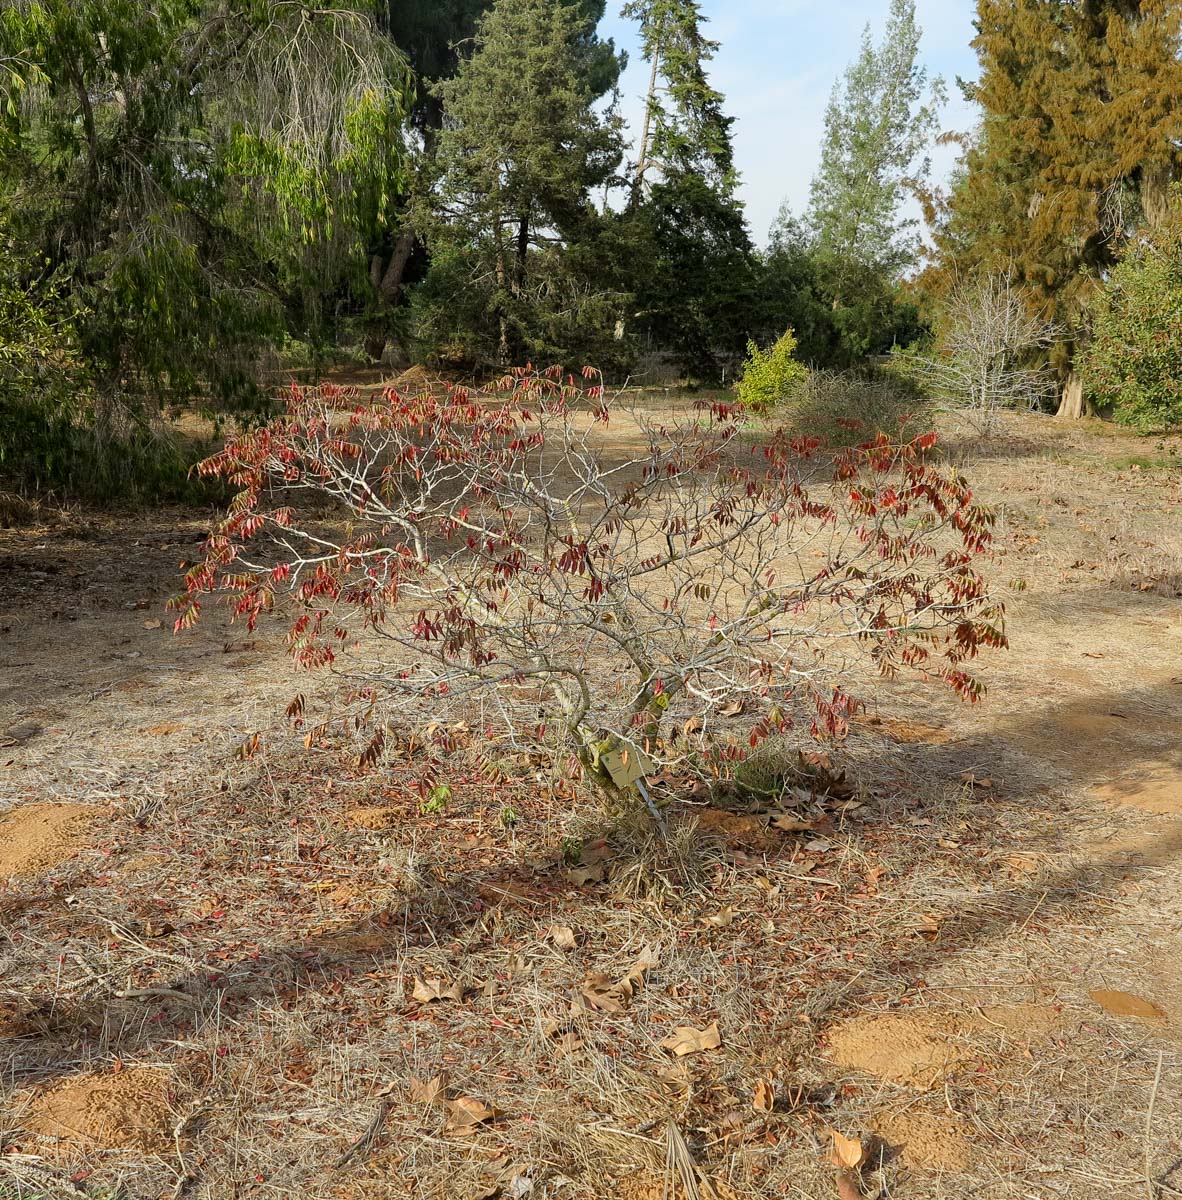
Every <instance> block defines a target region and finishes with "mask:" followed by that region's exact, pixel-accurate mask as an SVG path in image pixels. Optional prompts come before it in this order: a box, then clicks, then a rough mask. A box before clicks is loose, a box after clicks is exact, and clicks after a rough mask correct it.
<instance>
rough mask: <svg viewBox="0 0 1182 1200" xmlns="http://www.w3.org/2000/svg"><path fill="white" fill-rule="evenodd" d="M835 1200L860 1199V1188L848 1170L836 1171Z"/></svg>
mask: <svg viewBox="0 0 1182 1200" xmlns="http://www.w3.org/2000/svg"><path fill="white" fill-rule="evenodd" d="M837 1200H862V1189H861V1188H860V1187H859V1186H858V1181H857V1180H856V1179H855V1178H854V1176H853V1175H851V1174H850V1173H849V1171H839V1172H838V1175H837Z"/></svg>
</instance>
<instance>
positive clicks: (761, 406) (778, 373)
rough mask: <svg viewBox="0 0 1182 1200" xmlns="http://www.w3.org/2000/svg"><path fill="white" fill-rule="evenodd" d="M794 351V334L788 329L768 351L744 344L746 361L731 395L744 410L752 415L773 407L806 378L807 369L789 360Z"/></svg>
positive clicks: (800, 363)
mask: <svg viewBox="0 0 1182 1200" xmlns="http://www.w3.org/2000/svg"><path fill="white" fill-rule="evenodd" d="M795 351H796V334H795V333H793V331H792V330H791V329H789V330H787V331H786V332H785V333H784V334H783V335H782V336H781V338H780V339H779V341H777V342H776V344H775V345H774V346H772V348H771V349H770V350H761V349H760V348H759V347H758V346H757V345H756V344H755V342H748V343H747V361H746V363H745V364H744V365H743V377H742V379H740V380H739V382H738V383H737V384H735V394H736V395H737V396H738V397H739V399H740V400H741V401H742V402H743V403H744V404H745V405H746V406H747V407H748V408H750V409H753V410H755V411H756V412H763V411H764V410H766V409H769V408H773V407H775V405H776V404H778V403H779V402H780V401H781V400H786V399H788V397H789V396H791V395H792V393H793V392H794V391H795V390H796V389H797V388H798V387H799V386H800V384H802V383H803V382H804V381H805V380H806V379H807V378H808V373H809V372H808V368H807V367H806V366H805V365H804V363H802V362H798V361H797V360H796V359H795V358H793V357H792V355H793V354H794V353H795Z"/></svg>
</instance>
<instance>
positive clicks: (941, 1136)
mask: <svg viewBox="0 0 1182 1200" xmlns="http://www.w3.org/2000/svg"><path fill="white" fill-rule="evenodd" d="M874 1132H875V1133H876V1134H877V1135H878V1136H879V1137H880V1138H882V1140H883V1141H884V1142H886V1144H887V1145H888V1146H890V1147H892V1148H893V1149H897V1150H898V1151H899V1157H900V1158H901V1159H902V1161H903V1162H904V1163H905V1164H906V1165H907V1166H909V1167H920V1168H922V1169H924V1170H927V1171H964V1170H967V1168H968V1167H969V1166H970V1164H971V1163H972V1160H973V1155H972V1145H971V1143H970V1142H969V1133H968V1128H967V1126H966V1125H965V1124H964V1122H963V1121H960V1120H958V1119H957V1118H956V1117H951V1116H947V1115H940V1116H934V1115H932V1114H930V1113H916V1112H907V1113H900V1114H899V1115H898V1116H888V1117H884V1118H883V1119H882V1120H881V1121H879V1122H878V1123H877V1124H876V1126H875V1130H874Z"/></svg>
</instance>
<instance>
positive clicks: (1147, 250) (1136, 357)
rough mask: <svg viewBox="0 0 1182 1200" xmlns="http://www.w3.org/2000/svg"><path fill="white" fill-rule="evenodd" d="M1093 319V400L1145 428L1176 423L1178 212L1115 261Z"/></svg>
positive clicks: (1181, 376) (1181, 285)
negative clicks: (1150, 237)
mask: <svg viewBox="0 0 1182 1200" xmlns="http://www.w3.org/2000/svg"><path fill="white" fill-rule="evenodd" d="M1092 317H1093V340H1092V344H1091V345H1090V346H1089V347H1088V349H1087V351H1086V352H1085V354H1084V359H1083V370H1084V377H1085V379H1086V380H1087V386H1088V389H1089V391H1090V394H1091V396H1092V398H1093V400H1094V401H1095V402H1096V403H1097V404H1098V405H1111V406H1112V409H1113V415H1114V417H1115V419H1116V421H1117V422H1118V423H1119V424H1121V425H1128V426H1130V427H1131V428H1133V429H1138V430H1140V431H1141V432H1143V433H1148V432H1150V431H1152V430H1155V429H1169V428H1173V427H1176V426H1180V425H1182V212H1175V213H1174V215H1173V217H1172V219H1171V220H1170V221H1169V222H1168V223H1167V224H1166V226H1165V227H1164V228H1163V229H1162V230H1160V231H1158V232H1157V233H1156V234H1155V235H1154V237H1153V238H1152V239H1150V240H1146V241H1144V242H1141V243H1140V244H1138V245H1136V246H1134V247H1133V248H1132V249H1131V250H1130V252H1129V253H1128V254H1127V255H1126V256H1125V258H1124V259H1123V260H1122V261H1121V262H1120V263H1118V264H1117V266H1116V267H1115V268H1114V270H1113V272H1112V274H1111V275H1110V276H1109V278H1108V281H1107V282H1106V283H1105V285H1104V287H1103V288H1102V289H1101V290H1100V291H1099V293H1098V294H1097V296H1096V299H1095V302H1094V305H1093V309H1092Z"/></svg>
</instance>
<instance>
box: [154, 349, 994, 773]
mask: <svg viewBox="0 0 1182 1200" xmlns="http://www.w3.org/2000/svg"><path fill="white" fill-rule="evenodd" d="M584 376H585V379H584V380H583V381H582V382H580V383H576V381H575V380H574V379H573V378H571V377H566V378H565V379H563V377H562V376H561V374H560V373H558V372H556V371H545V372H535V371H533V370H530V369H525V370H521V371H517V372H515V373H514V374H513V375H511V376H510V377H508V378H506V379H505V380H504V381H502V382H501V384H499V385H498V386H497V387H495V388H492V389H489V390H488V391H480V392H478V391H470V390H468V389H466V388H460V387H449V388H447V389H446V390H444V389H422V390H418V391H415V392H413V393H410V394H404V393H401V392H399V391H397V390H389V391H386V392H385V393H383V394H382V395H381V396H380V397H377V398H375V399H365V400H363V399H362V398H361V397H359V396H358V395H357V394H356V393H354V392H350V391H346V390H341V389H338V388H334V387H322V388H318V389H314V390H307V391H303V390H299V389H293V392H292V394H291V397H290V399H289V402H288V405H287V411H286V414H285V415H284V416H282V417H280V418H279V419H277V420H275V421H273V422H271V423H270V424H269V425H267V426H265V427H263V428H260V429H257V430H254V431H252V432H250V433H247V434H243V435H242V436H240V437H238V438H236V439H234V440H233V441H231V442H230V443H229V444H228V445H227V446H226V448H225V449H224V450H223V451H222V452H221V453H219V454H216V455H215V456H214V457H212V458H210V459H209V460H207V461H206V462H205V463H204V464H202V467H201V471H202V472H203V473H204V474H206V475H209V476H216V477H221V478H224V479H226V480H228V481H230V482H231V483H232V484H233V485H235V486H236V487H238V488H239V489H240V490H239V492H238V494H237V497H236V498H235V500H234V502H233V504H232V506H231V508H230V511H229V515H228V516H227V517H226V519H225V520H224V521H223V522H222V523H221V524H220V525H219V526H218V527H217V528H216V529H215V530H214V532H213V533H212V534H211V536H210V538H209V540H208V543H207V545H206V552H205V558H204V561H203V562H202V563H201V564H200V565H198V566H197V567H195V568H194V569H193V570H192V571H190V572H189V574H188V576H187V588H186V592H185V594H184V595H183V596H182V597H180V598H179V599H178V600H177V601H175V602H174V603H175V604H176V605H177V606H178V608H179V611H180V616H179V618H178V620H177V628H178V629H181V628H184V627H186V626H187V625H189V624H191V623H192V622H193V621H194V620H195V619H196V618H197V616H198V614H199V612H200V609H201V605H202V601H203V599H204V598H205V597H206V596H207V595H208V594H210V593H222V594H224V595H228V596H229V597H230V598H231V599H232V602H233V607H234V611H235V613H236V615H237V616H238V617H239V618H241V619H244V620H245V621H246V622H247V624H248V625H249V626H250V627H252V628H253V627H254V625H255V623H256V622H257V621H258V620H259V618H260V617H261V616H262V615H263V614H264V613H269V612H271V611H272V610H273V609H282V610H283V611H285V612H288V613H292V614H293V616H292V620H293V624H292V625H291V629H290V633H289V644H290V648H291V652H292V654H293V655H294V657H295V659H296V661H297V662H298V663H299V664H300V665H301V666H304V667H323V666H326V665H328V664H333V663H338V664H341V663H343V662H344V661H345V660H343V659H342V658H341V655H342V652H343V651H344V650H345V649H346V647H347V646H348V647H351V654H350V658H349V660H348V661H350V662H351V663H352V667H351V669H350V674H351V675H353V676H354V677H356V679H357V684H356V690H355V692H354V695H355V697H358V698H359V700H360V702H361V703H362V704H364V705H365V706H366V711H367V714H368V718H369V720H370V721H376V722H377V724H378V729H377V731H376V733H375V734H374V740H373V741H372V742H371V744H370V753H369V755H368V761H371V762H372V761H373V760H374V759H375V758H376V756H377V750H378V749H380V747H381V745H382V744H383V739H384V730H386V729H388V728H389V727H390V725H391V723H394V722H401V723H402V724H403V726H404V727H405V728H406V729H407V731H408V732H409V731H410V730H413V729H415V728H418V729H422V728H423V727H425V726H427V727H430V728H431V729H432V730H434V731H435V734H436V737H437V738H439V739H442V740H444V741H446V738H447V733H446V730H447V729H448V728H449V726H454V725H455V724H457V723H459V722H463V723H465V724H466V725H467V727H468V728H472V729H479V730H481V731H482V733H483V736H484V737H485V738H487V739H492V740H494V741H495V740H504V741H507V742H509V743H510V744H512V745H514V746H517V747H521V746H523V745H525V746H526V747H529V748H532V749H541V750H542V751H544V752H545V753H547V754H550V755H557V754H571V755H572V758H573V760H577V762H578V763H580V764H581V765H582V768H583V769H584V770H585V771H586V772H587V773H588V774H589V775H590V776H591V778H593V779H594V780H595V781H596V782H597V783H599V784H601V785H603V786H604V787H607V788H611V787H612V786H613V783H612V780H613V779H614V780H615V781H616V784H619V783H620V782H621V780H623V782H624V783H627V782H630V781H631V780H632V779H633V778H634V777H635V776H636V775H637V774H638V773H640V772H643V771H648V770H652V769H654V768H655V767H657V766H662V767H669V766H676V765H678V764H688V763H692V764H694V765H695V766H698V767H701V766H702V765H703V764H705V766H706V769H710V770H713V771H716V772H725V771H727V770H728V769H729V768H730V767H731V766H732V765H733V764H735V763H737V762H739V761H741V760H742V759H743V758H744V757H745V756H746V754H747V753H749V751H750V750H751V748H753V747H755V746H757V745H758V744H759V743H760V742H761V741H762V740H763V739H765V738H767V737H769V736H771V735H773V734H779V733H784V732H786V731H788V730H789V729H790V728H792V727H794V726H795V727H799V726H801V725H803V727H804V728H805V729H807V730H809V731H810V732H811V733H812V734H814V735H838V736H840V735H841V734H843V733H844V732H845V731H846V729H847V723H848V721H849V718H850V716H851V713H852V712H853V711H854V710H855V708H856V707H857V702H856V700H855V699H854V698H853V697H852V695H851V694H850V692H849V691H847V687H849V679H850V671H851V668H852V667H853V665H854V661H853V660H854V659H855V658H862V659H865V658H866V657H869V659H870V660H871V661H872V663H873V664H874V665H875V666H876V667H877V669H878V670H879V671H880V672H882V673H883V674H885V675H895V674H896V673H898V672H900V671H903V670H906V671H911V672H918V673H922V674H927V675H931V676H935V677H938V678H939V679H942V680H944V681H945V682H946V683H947V684H948V685H950V686H951V687H952V688H953V689H955V690H956V691H957V692H958V693H960V695H961V696H963V697H965V698H966V699H968V700H975V699H976V698H977V697H978V696H979V695H980V692H981V688H980V685H979V684H978V683H977V682H976V681H975V680H974V679H973V678H972V676H971V675H970V674H969V673H968V671H967V669H966V668H967V666H968V664H969V663H970V660H972V659H973V658H974V657H975V656H976V655H977V653H978V651H979V649H980V648H981V647H983V646H1002V645H1004V644H1005V639H1004V636H1003V633H1002V628H1001V618H1002V613H1001V608H1000V606H999V605H997V604H995V603H993V602H992V601H991V600H990V599H989V597H988V594H987V591H986V588H985V585H984V582H983V579H982V577H981V575H980V574H979V573H978V571H977V569H976V566H975V560H976V559H977V558H978V556H980V555H981V554H982V553H984V552H987V551H988V548H989V545H990V537H991V525H992V517H991V515H990V514H989V513H988V512H987V511H986V510H985V509H983V508H980V507H978V506H977V505H975V504H974V503H973V498H972V493H971V492H970V490H969V488H968V487H967V485H966V484H965V482H964V480H963V479H961V478H960V477H959V476H958V475H957V474H956V473H955V472H954V471H952V470H950V469H948V468H947V467H945V466H942V465H940V464H939V463H938V462H937V461H936V460H935V459H934V458H933V456H932V454H931V451H932V449H933V447H934V445H935V440H936V439H935V435H933V434H928V435H925V436H923V437H919V438H915V439H914V440H903V441H892V440H890V439H888V438H886V437H882V436H879V437H877V438H875V439H874V440H872V441H869V442H867V443H865V444H864V445H861V446H858V447H856V448H853V449H843V450H840V451H836V452H834V453H825V452H823V451H822V448H821V447H820V445H819V444H818V443H817V442H816V441H814V440H811V439H807V438H800V439H789V438H788V437H787V436H786V435H785V434H784V433H782V432H772V433H770V434H768V435H767V436H762V437H753V436H752V435H751V433H750V431H749V428H748V423H747V414H746V413H745V412H744V410H743V408H742V407H741V406H738V405H735V404H729V403H728V404H714V405H712V406H704V407H700V408H699V409H697V410H695V411H693V412H692V413H690V414H687V415H685V416H683V417H682V418H679V419H677V420H675V421H673V422H671V423H667V424H666V423H661V422H659V421H655V420H652V419H647V420H646V419H643V418H637V421H636V424H635V425H630V426H629V427H628V428H627V429H626V430H625V431H623V434H622V436H618V437H613V431H612V428H611V420H612V415H613V413H612V408H611V405H610V404H609V403H608V401H607V400H606V398H605V395H604V390H603V388H602V385H601V384H600V383H599V381H598V378H597V377H596V376H595V375H594V373H593V372H590V371H587V372H584ZM308 501H312V503H308ZM326 502H327V503H326ZM539 704H541V708H542V713H543V716H542V719H541V720H539V719H538V712H539ZM740 714H741V717H740ZM629 763H631V764H632V766H631V769H629Z"/></svg>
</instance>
